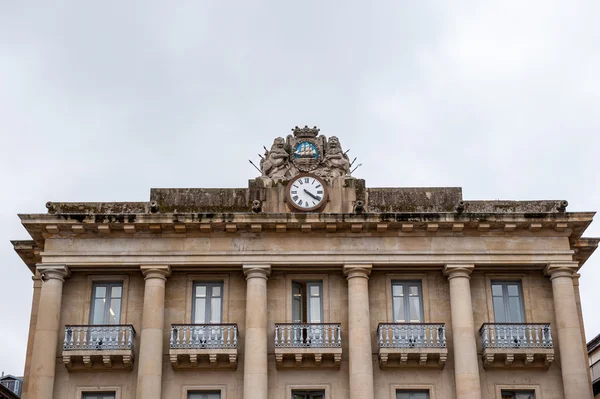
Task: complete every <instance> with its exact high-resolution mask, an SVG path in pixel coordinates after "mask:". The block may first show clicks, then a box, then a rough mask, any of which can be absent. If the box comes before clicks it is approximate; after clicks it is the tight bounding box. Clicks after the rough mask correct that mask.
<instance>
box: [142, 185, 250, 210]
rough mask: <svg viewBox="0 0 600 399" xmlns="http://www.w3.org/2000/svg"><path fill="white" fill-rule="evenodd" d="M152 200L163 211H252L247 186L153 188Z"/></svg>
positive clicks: (151, 192)
mask: <svg viewBox="0 0 600 399" xmlns="http://www.w3.org/2000/svg"><path fill="white" fill-rule="evenodd" d="M150 200H151V201H156V202H157V203H158V206H159V212H161V213H187V212H193V213H195V212H225V213H227V212H250V211H251V209H250V208H251V204H252V202H249V201H248V189H245V188H153V189H152V190H151V191H150Z"/></svg>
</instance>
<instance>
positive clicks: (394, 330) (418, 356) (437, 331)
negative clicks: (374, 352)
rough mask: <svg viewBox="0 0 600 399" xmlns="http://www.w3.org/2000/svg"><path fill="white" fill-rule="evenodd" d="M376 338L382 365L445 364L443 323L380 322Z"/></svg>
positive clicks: (446, 353)
mask: <svg viewBox="0 0 600 399" xmlns="http://www.w3.org/2000/svg"><path fill="white" fill-rule="evenodd" d="M377 337H378V343H379V365H380V367H394V366H396V367H406V366H435V367H443V366H444V364H445V362H446V359H447V356H448V349H447V348H446V326H445V324H443V323H380V324H379V326H378V327H377ZM428 359H431V360H434V362H428ZM413 360H414V361H413ZM435 360H437V362H435Z"/></svg>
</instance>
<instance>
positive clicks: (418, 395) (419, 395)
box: [412, 392, 429, 399]
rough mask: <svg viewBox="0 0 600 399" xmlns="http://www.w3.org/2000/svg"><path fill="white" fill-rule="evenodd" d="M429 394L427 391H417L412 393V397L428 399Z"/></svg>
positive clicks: (414, 398) (413, 398)
mask: <svg viewBox="0 0 600 399" xmlns="http://www.w3.org/2000/svg"><path fill="white" fill-rule="evenodd" d="M428 398H429V394H428V393H427V392H415V393H413V395H412V399H428Z"/></svg>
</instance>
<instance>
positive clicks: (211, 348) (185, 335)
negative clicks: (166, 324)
mask: <svg viewBox="0 0 600 399" xmlns="http://www.w3.org/2000/svg"><path fill="white" fill-rule="evenodd" d="M238 336H239V334H238V326H237V324H172V325H171V338H170V349H169V356H170V359H171V365H172V366H173V368H191V367H198V366H201V367H202V366H209V367H225V368H232V369H235V368H237V350H238ZM219 360H222V361H219Z"/></svg>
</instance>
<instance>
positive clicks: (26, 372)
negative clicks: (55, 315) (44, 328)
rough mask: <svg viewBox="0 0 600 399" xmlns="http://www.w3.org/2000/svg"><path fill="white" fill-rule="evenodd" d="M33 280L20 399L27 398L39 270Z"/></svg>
mask: <svg viewBox="0 0 600 399" xmlns="http://www.w3.org/2000/svg"><path fill="white" fill-rule="evenodd" d="M31 279H32V280H33V298H32V300H31V315H30V316H29V336H28V338H27V353H26V355H25V370H24V372H23V388H22V390H21V399H27V398H28V397H29V396H28V394H27V392H28V389H29V369H30V368H31V356H32V354H33V341H34V339H35V326H36V324H37V318H38V310H39V306H40V293H41V291H42V276H40V273H39V272H36V275H35V276H33V277H31Z"/></svg>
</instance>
